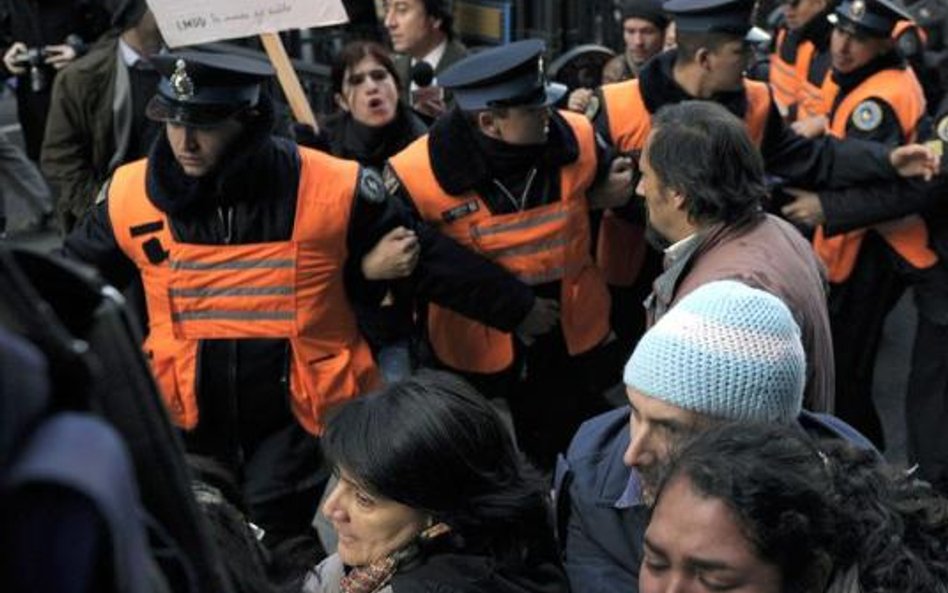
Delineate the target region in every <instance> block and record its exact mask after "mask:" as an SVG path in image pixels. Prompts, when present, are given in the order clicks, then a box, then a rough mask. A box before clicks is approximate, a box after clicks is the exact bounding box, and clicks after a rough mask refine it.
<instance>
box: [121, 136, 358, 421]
mask: <svg viewBox="0 0 948 593" xmlns="http://www.w3.org/2000/svg"><path fill="white" fill-rule="evenodd" d="M300 157H301V164H302V167H301V171H300V182H299V183H300V185H299V191H298V194H297V209H296V220H295V222H294V228H293V235H292V237H291V238H290V240H287V241H274V242H268V243H255V244H239V245H199V244H192V243H182V242H179V241H177V240H176V239H175V238H174V235H173V233H172V231H171V222H170V220H169V219H168V218H167V216H166V215H165V214H164V213H163V212H161V211H159V210H158V209H157V208H156V207H155V206H154V205H153V204H152V203H151V201H150V200H149V199H148V196H147V192H146V189H145V172H146V169H147V163H146V161H138V162H136V163H132V164H130V165H126V166H124V167H120V168H119V169H118V170H117V171H116V172H115V174H114V176H113V179H112V182H111V184H110V186H109V198H108V200H109V201H108V208H109V216H110V219H111V222H112V227H113V231H114V233H115V238H116V242H117V243H118V245H119V247H120V248H121V249H122V251H123V252H124V253H125V254H126V255H127V256H128V257H129V259H131V260H132V261H133V262H134V263H135V264H136V265H137V267H138V269H139V272H140V274H141V277H142V281H143V284H144V287H145V297H146V301H147V305H148V318H149V333H148V338H147V339H146V341H145V349H146V351H147V352H148V354H149V358H150V360H151V362H152V370H153V372H154V375H155V378H156V381H157V382H158V384H159V387H160V388H161V392H162V395H163V397H164V400H165V403H166V404H167V407H168V409H169V412H170V413H171V415H172V418H173V419H174V421H175V423H176V424H178V425H179V426H182V427H184V428H186V429H190V428H193V427H194V426H196V425H197V422H198V407H197V394H196V392H195V390H196V384H197V377H196V375H197V351H198V345H199V343H200V341H201V340H205V339H248V338H285V339H287V340H288V341H289V344H290V350H291V363H290V377H289V383H290V386H289V387H290V395H291V405H292V408H293V411H294V414H295V415H296V417H297V419H298V420H299V422H300V424H301V425H302V426H303V427H304V428H306V429H307V430H309V431H310V432H312V433H314V434H315V433H318V432H319V430H320V423H321V420H322V418H323V416H324V415H325V412H326V409H327V408H328V407H329V406H331V405H334V404H336V403H338V402H340V401H343V400H345V399H349V398H351V397H354V396H355V395H358V394H359V393H361V392H363V391H364V390H366V389H368V388H370V387H371V386H372V385H374V384H375V383H376V381H377V373H376V369H375V366H374V362H373V361H372V356H371V352H370V351H369V349H368V346H367V345H366V344H365V342H364V340H362V338H361V336H360V335H359V333H358V331H357V326H356V322H355V315H354V314H353V312H352V310H351V307H350V306H349V303H348V300H347V298H346V295H345V289H344V287H343V281H342V269H343V264H344V262H345V259H346V255H347V252H346V234H347V230H348V224H349V215H350V211H351V205H352V199H353V197H354V195H355V188H356V181H357V174H358V165H357V164H355V163H349V162H345V161H341V160H339V159H334V158H332V157H329V156H328V155H323V154H322V153H318V152H316V151H311V150H308V149H300ZM153 221H160V222H161V224H160V225H150V226H149V227H148V228H149V229H151V230H152V231H153V232H148V233H141V232H134V230H133V229H140V228H142V224H143V223H147V222H153ZM146 244H151V245H152V247H151V248H150V251H151V255H150V254H149V248H147V246H146ZM155 245H157V247H155ZM156 250H157V251H158V252H161V253H163V254H164V256H165V257H164V258H156V257H154V253H155V252H156ZM327 369H329V370H327ZM330 371H331V372H330Z"/></svg>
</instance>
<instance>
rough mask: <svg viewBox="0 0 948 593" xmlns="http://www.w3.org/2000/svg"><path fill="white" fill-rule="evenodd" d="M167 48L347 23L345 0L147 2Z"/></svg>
mask: <svg viewBox="0 0 948 593" xmlns="http://www.w3.org/2000/svg"><path fill="white" fill-rule="evenodd" d="M147 2H148V6H149V8H151V10H152V12H153V13H154V14H155V19H156V20H157V21H158V27H159V28H160V29H161V34H162V36H163V37H164V38H165V43H166V44H167V45H168V47H180V46H182V45H194V44H196V43H207V42H210V41H220V40H222V39H234V38H236V37H250V36H252V35H259V34H260V33H276V32H277V31H285V30H287V29H308V28H310V27H325V26H329V25H338V24H341V23H345V22H347V21H348V20H349V19H348V17H347V16H346V9H345V8H344V7H343V5H342V0H147Z"/></svg>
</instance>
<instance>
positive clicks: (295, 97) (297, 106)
mask: <svg viewBox="0 0 948 593" xmlns="http://www.w3.org/2000/svg"><path fill="white" fill-rule="evenodd" d="M260 41H261V42H262V43H263V49H265V50H266V52H267V56H269V57H270V63H271V64H273V68H274V69H275V70H276V73H277V79H278V80H279V81H280V86H281V87H282V88H283V94H284V95H286V100H287V101H288V102H289V103H290V109H291V110H292V111H293V117H295V118H296V121H298V122H299V123H301V124H307V125H309V126H312V128H313V130H314V131H316V132H318V131H319V126H318V125H317V124H316V116H315V115H314V114H313V108H312V107H310V104H309V99H307V97H306V93H304V92H303V85H302V84H300V79H299V77H298V76H297V75H296V70H294V69H293V64H292V63H291V62H290V57H289V56H288V55H287V53H286V48H285V47H283V40H282V39H280V35H279V34H278V33H262V34H261V35H260Z"/></svg>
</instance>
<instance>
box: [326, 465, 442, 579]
mask: <svg viewBox="0 0 948 593" xmlns="http://www.w3.org/2000/svg"><path fill="white" fill-rule="evenodd" d="M323 514H324V515H325V516H326V518H327V519H329V520H330V521H331V522H332V525H333V527H334V528H335V530H336V534H337V535H338V536H339V547H338V549H337V551H338V552H339V557H340V558H341V559H342V561H343V563H344V564H346V565H347V566H364V565H366V564H371V563H372V562H374V561H376V560H379V559H381V558H384V557H385V556H388V555H389V554H391V553H392V552H394V551H396V550H398V549H400V548H402V547H404V546H405V545H406V544H408V542H410V541H411V540H412V538H414V537H415V536H417V535H418V534H419V533H421V531H422V529H424V526H425V520H426V517H425V515H424V514H423V513H422V512H421V511H417V510H415V509H413V508H411V507H407V506H405V505H403V504H400V503H397V502H395V501H394V500H389V499H386V498H379V497H378V496H375V495H372V494H370V493H368V492H367V491H366V490H365V489H364V488H362V487H360V486H359V485H358V483H357V482H356V481H354V480H353V478H352V477H351V476H350V475H349V474H348V473H347V472H346V471H345V470H342V471H341V472H340V474H339V482H338V483H337V484H336V486H335V488H333V490H332V492H331V493H330V494H329V496H328V497H327V498H326V501H325V502H324V503H323Z"/></svg>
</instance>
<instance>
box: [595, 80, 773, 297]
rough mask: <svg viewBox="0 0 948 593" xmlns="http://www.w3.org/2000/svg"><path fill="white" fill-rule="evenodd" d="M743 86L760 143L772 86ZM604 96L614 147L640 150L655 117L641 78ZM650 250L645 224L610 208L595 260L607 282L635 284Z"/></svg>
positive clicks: (605, 90)
mask: <svg viewBox="0 0 948 593" xmlns="http://www.w3.org/2000/svg"><path fill="white" fill-rule="evenodd" d="M744 89H745V92H746V94H747V111H746V112H745V113H744V123H745V124H746V126H747V131H748V132H749V133H750V136H751V140H753V142H754V144H755V145H757V146H760V144H761V143H762V142H763V139H764V131H765V130H766V129H767V118H768V117H769V115H770V89H769V87H768V85H767V84H766V83H763V82H757V81H753V80H748V79H744ZM602 98H603V103H604V106H605V110H606V117H607V118H608V121H609V135H610V137H611V138H610V140H611V142H612V144H613V146H615V147H616V148H617V149H618V150H619V151H620V152H625V153H631V152H634V151H641V150H642V148H643V147H644V146H645V140H646V139H647V138H648V134H649V132H650V131H651V129H652V116H651V114H650V113H649V112H648V109H647V108H646V107H645V101H644V99H643V98H642V93H641V90H640V88H639V81H638V80H628V81H625V82H618V83H615V84H607V85H604V86H603V87H602ZM633 199H638V198H633ZM647 249H648V246H647V244H646V242H645V228H644V227H643V226H642V225H638V224H633V223H630V222H628V221H626V220H623V219H621V218H619V217H618V216H614V215H613V213H612V212H611V211H606V212H605V213H604V214H603V217H602V221H601V222H600V226H599V239H598V241H597V244H596V263H597V264H598V265H599V267H600V268H601V269H602V271H603V274H604V275H605V278H606V282H607V283H608V284H610V285H612V286H631V285H633V284H634V283H635V281H636V279H637V278H638V276H639V273H640V272H641V269H642V264H643V262H644V261H645V253H646V250H647Z"/></svg>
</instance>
